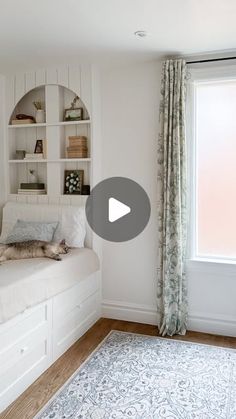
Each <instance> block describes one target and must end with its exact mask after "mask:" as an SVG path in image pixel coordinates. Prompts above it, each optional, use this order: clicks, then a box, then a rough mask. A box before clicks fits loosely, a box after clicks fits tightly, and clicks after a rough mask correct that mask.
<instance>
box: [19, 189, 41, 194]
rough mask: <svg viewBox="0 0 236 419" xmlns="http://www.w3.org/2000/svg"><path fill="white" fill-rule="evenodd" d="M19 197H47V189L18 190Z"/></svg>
mask: <svg viewBox="0 0 236 419" xmlns="http://www.w3.org/2000/svg"><path fill="white" fill-rule="evenodd" d="M18 194H19V195H45V194H46V189H18Z"/></svg>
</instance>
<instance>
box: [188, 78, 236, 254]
mask: <svg viewBox="0 0 236 419" xmlns="http://www.w3.org/2000/svg"><path fill="white" fill-rule="evenodd" d="M193 126H194V131H195V132H194V139H195V141H194V143H195V144H194V150H193V152H192V155H193V166H194V171H193V178H194V182H193V184H194V187H193V202H194V209H193V214H194V216H193V219H194V228H193V253H194V254H193V257H194V258H196V259H197V258H200V259H204V258H205V259H214V260H215V259H218V260H219V261H220V260H227V259H230V260H235V261H236V80H214V81H195V83H194V124H193Z"/></svg>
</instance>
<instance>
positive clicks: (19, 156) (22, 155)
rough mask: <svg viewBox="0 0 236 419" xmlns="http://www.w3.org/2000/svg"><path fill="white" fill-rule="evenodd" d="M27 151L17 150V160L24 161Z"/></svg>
mask: <svg viewBox="0 0 236 419" xmlns="http://www.w3.org/2000/svg"><path fill="white" fill-rule="evenodd" d="M24 158H25V150H16V160H24Z"/></svg>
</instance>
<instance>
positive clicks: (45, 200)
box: [38, 195, 48, 205]
mask: <svg viewBox="0 0 236 419" xmlns="http://www.w3.org/2000/svg"><path fill="white" fill-rule="evenodd" d="M38 203H39V204H46V205H47V204H48V196H47V195H39V196H38Z"/></svg>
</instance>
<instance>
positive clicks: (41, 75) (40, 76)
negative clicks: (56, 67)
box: [35, 68, 46, 86]
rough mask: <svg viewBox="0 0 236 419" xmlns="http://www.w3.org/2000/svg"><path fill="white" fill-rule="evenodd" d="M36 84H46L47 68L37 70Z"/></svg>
mask: <svg viewBox="0 0 236 419" xmlns="http://www.w3.org/2000/svg"><path fill="white" fill-rule="evenodd" d="M35 84H36V86H43V85H44V84H46V70H45V69H44V68H41V69H39V70H37V71H36V72H35Z"/></svg>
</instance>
